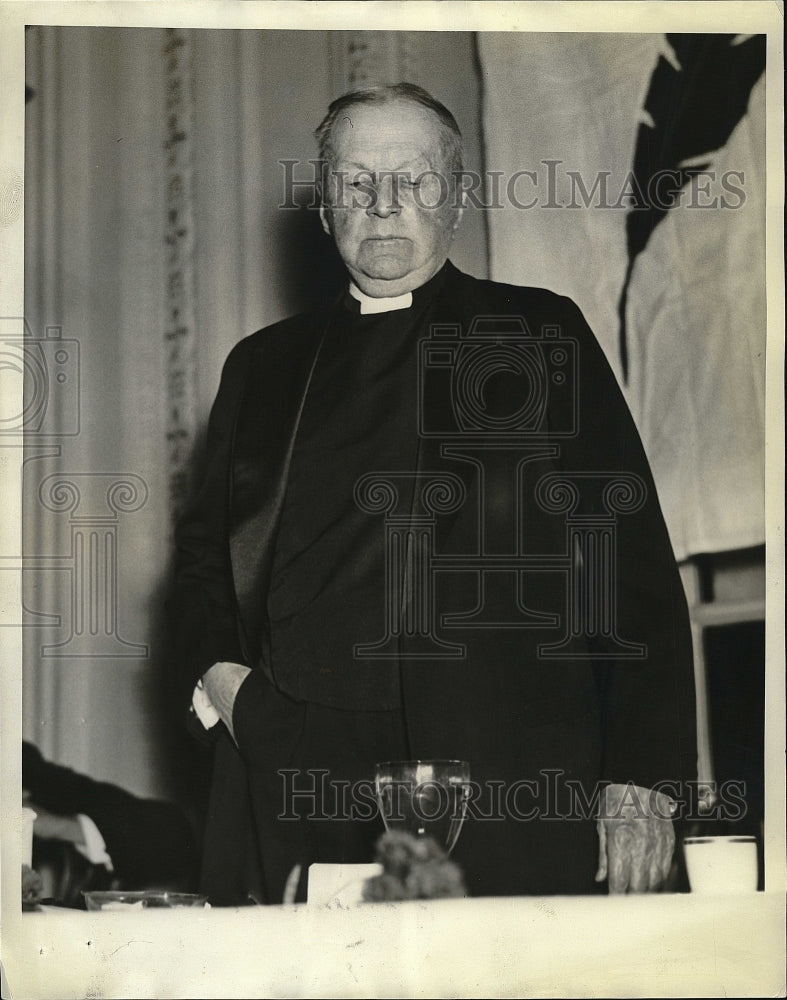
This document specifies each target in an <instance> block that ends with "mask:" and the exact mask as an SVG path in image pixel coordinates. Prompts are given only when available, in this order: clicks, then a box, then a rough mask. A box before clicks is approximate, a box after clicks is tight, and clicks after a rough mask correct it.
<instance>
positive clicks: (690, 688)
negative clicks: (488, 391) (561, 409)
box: [559, 298, 697, 790]
mask: <svg viewBox="0 0 787 1000" xmlns="http://www.w3.org/2000/svg"><path fill="white" fill-rule="evenodd" d="M559 301H560V307H559V308H560V311H561V313H562V317H563V318H562V322H561V325H562V327H563V330H564V331H565V332H566V333H567V334H569V335H573V336H575V337H576V338H577V341H578V355H577V358H576V371H577V388H578V398H577V434H576V435H575V436H574V437H573V438H571V439H570V440H568V441H566V442H564V443H563V444H562V445H561V456H562V458H561V465H562V467H563V469H564V470H565V472H566V473H567V474H570V473H571V472H572V471H573V472H599V473H602V474H603V473H612V474H614V473H617V472H620V473H624V474H633V475H634V476H635V477H637V479H638V480H639V482H640V483H641V485H642V488H643V490H644V500H643V502H642V504H641V505H640V506H639V507H638V509H635V510H631V511H630V512H627V513H625V512H624V513H618V514H617V515H616V524H615V560H614V565H615V577H614V590H613V593H614V594H615V595H616V602H617V609H616V610H617V615H616V618H617V626H618V633H619V637H620V638H621V639H623V640H627V641H630V642H632V643H640V644H643V645H644V647H645V651H644V656H642V657H641V658H636V657H632V658H626V657H622V658H620V657H613V656H610V655H609V654H610V652H611V650H612V646H611V644H610V642H609V640H608V638H607V637H605V636H603V635H601V634H599V635H597V636H595V637H594V638H593V639H592V640H591V650H592V651H593V652H594V653H595V664H594V670H595V673H596V679H597V683H598V689H599V696H600V699H601V712H602V722H603V740H604V748H603V761H602V774H603V777H604V778H605V779H607V780H609V781H611V782H628V781H632V782H634V783H635V784H638V785H642V786H644V787H648V788H651V787H654V786H655V785H657V784H659V783H660V782H665V781H669V782H685V781H687V780H693V779H696V763H697V744H696V717H695V692H694V667H693V656H692V639H691V631H690V626H689V615H688V608H687V603H686V597H685V593H684V590H683V585H682V582H681V579H680V574H679V570H678V566H677V563H676V560H675V557H674V554H673V549H672V544H671V541H670V538H669V534H668V532H667V527H666V524H665V521H664V517H663V515H662V511H661V507H660V504H659V499H658V494H657V492H656V485H655V483H654V480H653V476H652V474H651V470H650V466H649V463H648V460H647V457H646V454H645V451H644V448H643V445H642V441H641V439H640V436H639V433H638V431H637V428H636V426H635V424H634V420H633V418H632V416H631V413H630V411H629V408H628V406H627V404H626V401H625V399H624V397H623V393H622V392H621V390H620V388H619V386H618V383H617V380H616V378H615V376H614V373H613V372H612V369H611V368H610V366H609V364H608V362H607V360H606V357H605V356H604V353H603V351H602V349H601V347H600V346H599V344H598V342H597V341H596V338H595V336H594V335H593V333H592V331H591V330H590V328H589V327H588V325H587V323H586V322H585V320H584V317H583V316H582V314H581V312H580V310H579V308H578V307H577V306H576V305H575V304H574V303H573V302H571V301H570V300H569V299H565V298H562V299H560V300H559ZM599 479H603V476H602V477H599ZM608 501H609V498H608V497H607V502H608ZM581 502H582V503H583V504H584V505H585V506H584V508H583V510H582V512H583V513H589V514H597V513H600V512H601V511H602V510H603V508H604V498H603V496H602V495H601V493H600V492H599V491H598V490H597V489H596V490H594V489H593V488H589V489H588V490H587V492H586V495H585V496H584V497H583V499H582V501H581ZM684 790H685V789H684Z"/></svg>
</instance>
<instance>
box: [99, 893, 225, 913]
mask: <svg viewBox="0 0 787 1000" xmlns="http://www.w3.org/2000/svg"><path fill="white" fill-rule="evenodd" d="M82 895H83V896H84V897H85V905H86V906H87V908H88V910H91V911H93V912H95V911H97V910H117V911H119V912H120V911H131V910H154V909H167V910H173V909H180V908H183V907H200V906H205V905H206V904H207V902H208V897H207V896H200V895H197V894H196V893H193V892H166V891H162V890H158V889H145V890H144V891H141V892H83V893H82Z"/></svg>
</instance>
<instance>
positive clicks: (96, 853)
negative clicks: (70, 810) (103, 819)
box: [74, 813, 115, 871]
mask: <svg viewBox="0 0 787 1000" xmlns="http://www.w3.org/2000/svg"><path fill="white" fill-rule="evenodd" d="M77 822H78V823H79V825H80V827H81V828H82V837H83V838H84V841H85V842H84V844H75V845H74V846H75V847H76V849H77V850H78V851H79V853H80V854H81V855H83V856H84V857H86V858H87V860H88V861H89V862H90V863H91V864H93V865H104V867H105V868H107V869H108V870H109V871H114V870H115V869H114V868H113V867H112V858H110V856H109V854H108V853H107V845H106V844H105V843H104V838H103V837H102V836H101V831H100V830H99V829H98V827H97V826H96V824H95V823H94V822H93V820H92V819H91V818H90V817H89V816H85V815H84V814H83V813H77Z"/></svg>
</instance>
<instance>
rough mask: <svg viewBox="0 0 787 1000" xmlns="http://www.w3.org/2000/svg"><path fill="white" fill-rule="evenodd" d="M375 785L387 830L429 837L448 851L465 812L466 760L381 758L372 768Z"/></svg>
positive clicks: (467, 768)
mask: <svg viewBox="0 0 787 1000" xmlns="http://www.w3.org/2000/svg"><path fill="white" fill-rule="evenodd" d="M375 786H376V790H377V801H378V803H379V806H380V813H381V814H382V817H383V822H384V823H385V828H386V829H387V830H404V831H406V832H407V833H411V834H413V835H414V836H416V837H432V838H433V839H434V840H436V841H437V843H438V844H440V845H441V846H443V847H444V848H445V850H446V851H447V852H448V853H449V854H450V853H451V851H452V850H453V847H454V844H456V841H457V839H458V837H459V832H460V830H461V829H462V823H463V822H464V818H465V813H466V811H467V800H468V796H469V793H470V765H469V764H468V763H467V761H465V760H389V761H384V762H382V763H380V764H377V765H376V767H375Z"/></svg>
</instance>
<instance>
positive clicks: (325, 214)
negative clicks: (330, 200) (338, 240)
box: [320, 201, 333, 236]
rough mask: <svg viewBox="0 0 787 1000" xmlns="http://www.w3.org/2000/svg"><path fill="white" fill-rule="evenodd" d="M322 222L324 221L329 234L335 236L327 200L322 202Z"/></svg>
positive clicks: (323, 223) (323, 224)
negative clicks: (326, 203)
mask: <svg viewBox="0 0 787 1000" xmlns="http://www.w3.org/2000/svg"><path fill="white" fill-rule="evenodd" d="M320 222H321V223H322V228H323V229H324V230H325V232H326V233H327V234H328V235H329V236H333V230H332V229H331V210H330V208H328V207H326V205H325V202H324V201H323V202H320Z"/></svg>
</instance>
